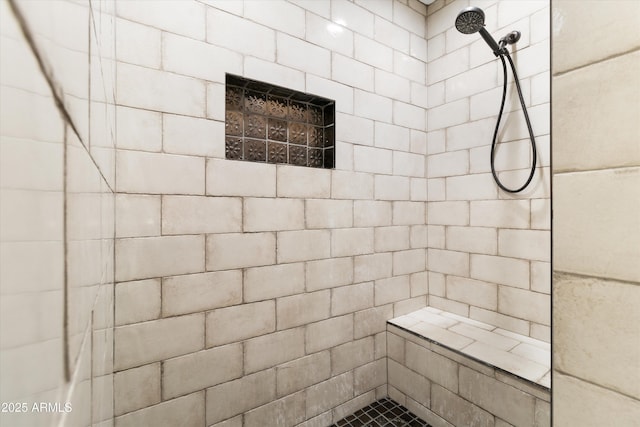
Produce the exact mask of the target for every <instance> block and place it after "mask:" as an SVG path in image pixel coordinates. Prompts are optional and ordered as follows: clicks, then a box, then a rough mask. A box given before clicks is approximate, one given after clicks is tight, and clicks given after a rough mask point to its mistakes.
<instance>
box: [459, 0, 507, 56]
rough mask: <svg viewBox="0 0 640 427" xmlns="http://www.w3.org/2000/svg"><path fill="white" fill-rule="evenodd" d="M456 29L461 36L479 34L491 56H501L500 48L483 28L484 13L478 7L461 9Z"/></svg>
mask: <svg viewBox="0 0 640 427" xmlns="http://www.w3.org/2000/svg"><path fill="white" fill-rule="evenodd" d="M456 29H457V30H458V31H460V32H461V33H462V34H473V33H476V32H479V33H480V35H481V36H482V38H483V39H484V41H485V42H487V44H488V45H489V47H490V48H491V50H493V54H494V55H495V56H500V55H501V51H502V48H501V47H500V46H499V45H498V43H496V41H495V40H494V38H493V37H491V34H489V33H488V32H487V30H485V28H484V12H483V11H482V9H480V8H479V7H474V6H469V7H467V8H464V9H462V10H461V11H460V13H459V14H458V17H457V18H456Z"/></svg>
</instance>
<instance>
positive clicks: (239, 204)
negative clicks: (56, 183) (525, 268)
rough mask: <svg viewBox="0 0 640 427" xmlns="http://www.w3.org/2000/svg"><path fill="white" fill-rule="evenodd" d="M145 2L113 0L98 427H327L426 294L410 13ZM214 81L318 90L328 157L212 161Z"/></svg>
mask: <svg viewBox="0 0 640 427" xmlns="http://www.w3.org/2000/svg"><path fill="white" fill-rule="evenodd" d="M161 3H162V5H160V4H158V7H155V6H154V7H153V8H149V7H146V6H144V5H143V3H141V2H131V1H117V2H116V10H117V25H118V26H117V29H118V31H119V33H118V37H119V40H120V39H122V40H125V39H128V38H131V39H134V40H135V42H132V43H126V44H125V43H123V45H122V46H118V47H119V48H118V50H117V58H116V59H117V61H118V76H117V77H118V101H119V105H118V109H117V115H118V120H120V121H121V122H122V124H121V126H120V127H119V129H118V138H119V142H118V147H117V148H118V149H117V157H116V160H117V178H118V180H117V185H118V197H117V201H116V215H117V219H116V232H117V239H116V264H117V275H116V276H117V277H116V280H117V283H116V286H115V288H116V290H115V295H116V307H117V309H116V324H117V326H116V329H115V332H114V337H115V367H116V373H115V378H116V382H115V386H114V391H115V401H116V407H115V408H116V409H115V410H116V414H115V415H116V418H115V423H116V425H121V424H122V425H130V424H131V425H135V424H136V423H137V424H138V425H142V424H153V423H158V422H160V420H164V421H163V422H165V424H166V423H167V422H168V421H167V420H173V419H174V418H172V417H174V416H175V413H177V412H184V411H187V410H188V411H190V413H189V415H188V416H186V415H185V417H184V419H183V420H182V424H183V425H185V426H188V425H198V426H201V425H203V424H206V425H227V426H228V425H239V424H242V425H245V426H249V425H260V426H263V425H297V424H301V425H305V423H307V424H306V425H327V424H330V423H331V422H332V421H335V420H338V419H340V418H342V417H343V416H345V415H347V414H348V413H351V412H353V411H354V410H356V409H359V408H360V407H362V406H365V405H366V404H368V403H371V402H372V401H373V400H375V399H376V398H379V397H381V396H385V395H386V378H387V374H386V372H387V371H386V362H385V356H386V345H385V339H384V337H385V335H384V331H385V322H386V320H387V319H389V318H391V317H393V316H398V315H401V314H405V313H406V312H408V311H412V310H415V309H417V308H421V307H424V306H425V305H426V303H427V297H426V295H427V290H428V285H427V276H426V274H425V273H424V272H425V269H426V266H427V229H426V224H427V222H426V201H427V179H426V178H427V177H426V163H425V160H426V158H425V154H426V130H427V129H426V119H427V117H426V110H425V107H426V92H427V87H426V75H425V71H426V50H425V49H426V40H425V38H424V37H425V25H424V21H425V13H426V8H425V6H424V5H423V4H421V3H419V2H417V1H413V0H412V1H409V2H406V1H393V2H386V1H385V2H370V1H357V2H346V1H342V0H332V1H322V2H305V1H301V2H298V1H272V2H268V3H269V4H268V7H267V6H266V3H265V2H261V1H234V2H225V1H207V2H203V1H187V2H184V1H173V2H172V1H164V2H161ZM143 41H144V42H143ZM120 47H121V48H120ZM224 73H233V74H239V75H244V76H246V77H248V78H252V79H257V80H261V81H266V82H268V83H272V84H275V85H280V86H285V87H288V88H292V89H296V90H300V91H305V92H310V93H314V94H317V95H320V96H324V97H327V98H331V99H335V100H336V123H337V124H336V141H337V153H336V164H337V168H336V169H335V170H324V169H311V168H304V167H294V166H289V165H273V164H258V163H250V162H242V161H230V160H226V159H225V158H224V116H225V114H224V105H225V101H224V82H225V74H224ZM159 88H162V89H163V90H162V91H161V95H160V92H159ZM131 387H134V388H138V387H145V391H144V393H141V394H139V395H136V396H133V395H132V394H131ZM154 425H158V424H154Z"/></svg>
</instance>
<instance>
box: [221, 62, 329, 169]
mask: <svg viewBox="0 0 640 427" xmlns="http://www.w3.org/2000/svg"><path fill="white" fill-rule="evenodd" d="M225 105H226V110H225V135H226V137H225V153H226V158H227V159H230V160H246V161H252V162H268V163H285V164H291V165H297V166H308V167H316V168H329V169H331V168H333V167H334V165H335V119H334V118H335V102H334V101H332V100H330V99H327V98H322V97H319V96H315V95H310V94H306V93H302V92H297V91H294V90H291V89H286V88H283V87H279V86H273V85H269V84H266V83H262V82H258V81H255V80H249V79H245V78H242V77H238V76H234V75H230V74H227V78H226V94H225Z"/></svg>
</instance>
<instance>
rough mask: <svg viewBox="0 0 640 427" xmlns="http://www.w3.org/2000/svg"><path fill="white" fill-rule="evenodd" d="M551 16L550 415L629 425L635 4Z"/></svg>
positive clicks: (638, 301) (634, 348)
mask: <svg viewBox="0 0 640 427" xmlns="http://www.w3.org/2000/svg"><path fill="white" fill-rule="evenodd" d="M585 6H588V7H585ZM552 17H553V23H554V33H553V47H554V50H553V70H552V71H553V79H552V86H553V102H554V112H553V159H554V164H553V189H554V190H553V191H554V202H553V208H554V219H553V227H554V255H553V262H554V276H553V329H554V331H553V342H554V354H553V367H554V373H553V374H554V375H553V387H554V389H553V390H554V400H553V413H554V421H555V423H557V425H566V424H584V425H598V424H611V425H633V424H634V423H637V420H638V419H640V387H639V383H638V381H637V379H638V372H640V346H639V345H638V337H639V336H640V326H639V325H640V317H639V314H638V310H637V307H638V306H639V305H640V274H639V270H638V266H637V262H638V256H639V255H640V252H639V249H638V248H640V233H639V231H638V230H640V194H639V193H638V188H640V145H639V144H638V135H639V134H640V127H639V126H638V116H639V115H640V102H639V101H640V98H639V96H638V87H640V77H639V76H640V38H639V37H638V36H639V33H638V28H637V22H638V20H639V19H640V4H638V3H636V2H627V1H611V2H607V4H606V5H605V4H603V3H601V2H589V3H588V5H583V4H578V3H574V2H571V1H565V0H557V1H554V2H553V7H552Z"/></svg>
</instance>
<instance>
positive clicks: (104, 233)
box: [0, 2, 160, 426]
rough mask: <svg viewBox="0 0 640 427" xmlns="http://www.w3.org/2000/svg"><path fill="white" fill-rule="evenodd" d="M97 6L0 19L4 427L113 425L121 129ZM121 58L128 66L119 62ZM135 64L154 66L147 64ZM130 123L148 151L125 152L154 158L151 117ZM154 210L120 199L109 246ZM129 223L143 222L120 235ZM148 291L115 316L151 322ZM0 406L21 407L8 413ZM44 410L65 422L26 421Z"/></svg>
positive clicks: (106, 34)
mask: <svg viewBox="0 0 640 427" xmlns="http://www.w3.org/2000/svg"><path fill="white" fill-rule="evenodd" d="M97 3H98V2H84V3H66V2H64V3H59V2H55V3H46V4H42V5H35V4H27V3H24V4H15V5H10V4H9V2H4V3H2V5H0V21H1V22H0V27H1V28H2V29H1V30H0V50H1V52H2V53H1V56H2V65H1V66H0V68H1V70H0V93H1V94H2V96H1V105H0V115H1V118H0V171H1V172H0V175H1V176H0V230H2V231H1V232H0V265H2V267H1V268H0V272H1V273H0V303H1V304H0V305H1V307H0V325H2V326H1V330H0V352H1V353H2V356H1V357H0V360H1V362H0V377H2V382H1V383H0V396H2V401H3V405H5V407H4V408H3V411H2V412H1V413H0V424H2V425H16V426H17V425H54V424H59V425H62V424H63V423H64V424H67V425H109V424H110V423H111V424H112V423H113V416H114V395H113V384H114V380H115V381H117V380H116V379H115V377H114V354H113V333H114V324H115V315H114V303H115V301H114V299H115V298H114V294H115V292H114V236H115V233H116V231H115V223H116V218H115V210H114V203H115V191H116V189H115V185H114V180H113V177H114V174H115V168H114V151H115V150H114V149H115V148H116V143H115V140H116V137H117V132H116V116H118V117H122V118H123V122H124V128H125V129H126V128H127V127H128V125H129V124H130V123H127V119H129V117H125V116H126V114H123V112H121V111H119V109H117V108H116V107H115V102H114V99H113V98H114V94H115V89H116V88H115V84H114V82H115V64H114V62H113V60H114V59H115V58H116V54H115V45H116V38H115V27H116V21H115V13H114V12H115V5H114V3H106V2H101V3H100V5H98V4H97ZM98 6H99V7H98ZM20 20H22V23H23V24H24V26H25V32H26V33H28V34H29V35H30V36H31V40H32V42H33V50H32V46H30V44H29V43H28V42H27V40H26V38H25V36H24V35H23V31H22V30H21V29H20V28H19V22H20ZM139 35H140V36H141V37H143V38H148V39H149V40H151V39H153V37H154V35H157V36H158V37H159V35H160V32H159V31H156V30H154V29H151V30H150V31H149V32H146V31H144V29H143V34H139ZM158 42H159V39H158ZM158 46H159V44H158ZM34 50H35V52H37V55H38V56H39V57H40V60H41V61H42V62H43V63H45V64H47V65H46V66H45V67H44V68H45V70H43V69H42V68H40V67H39V66H38V62H37V60H36V56H35V55H34ZM152 50H153V48H152ZM123 57H124V58H128V56H127V52H126V50H125V51H124V52H123ZM141 61H147V62H146V63H147V64H152V63H154V61H153V55H151V54H150V56H147V57H144V58H141ZM47 78H48V79H49V81H50V82H51V84H52V87H50V86H49V84H48V83H47ZM52 90H54V93H55V94H56V96H58V97H59V100H60V102H59V103H58V102H56V100H55V99H54V96H53V92H52ZM61 110H63V111H64V112H65V113H66V117H65V116H63V115H61V114H60V111H61ZM123 110H128V109H123ZM128 112H130V111H127V113H128ZM138 118H139V119H141V122H142V123H144V124H143V125H142V126H141V127H140V130H139V131H140V133H142V134H145V135H146V136H149V140H148V141H143V142H139V141H138V140H137V138H136V137H135V135H133V138H130V139H123V142H122V143H123V144H124V146H134V147H137V149H140V150H148V151H160V149H159V146H157V145H155V143H157V142H159V141H160V139H159V138H154V136H156V135H159V134H156V133H155V131H157V130H158V129H159V128H158V127H156V126H157V125H158V124H159V121H156V119H158V118H159V115H156V114H155V113H151V114H148V115H147V114H142V115H140V116H138ZM145 142H146V143H147V144H148V145H145ZM157 201H159V200H153V198H147V199H144V200H143V199H137V198H136V199H135V200H134V199H128V200H127V201H126V202H125V205H126V206H127V208H126V209H125V210H124V211H123V213H122V215H121V216H120V217H119V218H118V222H119V223H120V224H122V226H121V227H119V230H118V234H119V235H123V236H132V235H137V236H140V235H147V234H154V233H157V226H158V225H159V222H155V218H156V213H157V211H156V209H157V208H159V204H155V202H157ZM134 212H140V214H141V217H142V218H143V219H141V220H139V221H138V222H136V220H133V221H132V222H131V224H124V222H126V221H127V220H128V219H133V218H135V217H136V215H135V213H134ZM125 218H127V219H126V220H125ZM157 218H158V220H159V216H157ZM138 225H140V227H138ZM157 285H158V284H157V282H153V281H147V282H145V283H141V282H132V283H127V284H125V286H124V287H123V288H122V289H121V292H120V293H119V297H122V296H123V295H124V294H126V295H128V296H130V297H131V301H134V300H135V301H139V300H140V299H141V298H142V299H143V300H144V302H145V304H144V305H141V306H140V310H139V311H138V312H137V313H134V312H133V311H128V310H126V306H125V307H124V308H125V311H127V313H124V316H123V313H118V315H117V317H118V319H119V321H120V322H122V323H123V324H124V323H133V322H142V321H146V320H148V319H155V318H157V317H158V313H157V309H158V308H159V306H158V303H159V299H157V298H156V297H157V296H158V295H157V291H158V288H157ZM147 297H148V299H147ZM157 367H158V368H159V365H158V366H157ZM153 368H154V366H153V365H149V369H148V370H147V372H145V373H143V375H138V376H130V377H129V379H128V382H129V383H134V382H138V379H139V378H141V377H142V376H144V377H145V378H150V377H152V376H153V374H150V375H147V373H148V371H152V370H153ZM158 374H159V370H158ZM157 379H158V380H159V379H160V377H159V375H158V376H157ZM158 384H159V383H158ZM155 391H159V389H156V388H154V387H153V382H152V381H150V383H149V390H148V393H147V390H145V393H143V394H142V395H141V396H140V399H136V398H133V399H132V401H131V402H130V405H129V406H127V404H126V403H125V404H123V402H122V401H119V402H117V403H116V408H115V410H116V411H122V410H123V408H124V409H125V410H127V411H130V410H135V409H138V408H141V407H145V406H148V405H152V404H154V403H157V402H159V399H160V395H159V393H158V394H156V393H155ZM4 402H7V404H8V402H20V403H22V404H23V405H24V407H21V408H20V409H22V411H20V412H16V411H14V410H13V408H11V407H10V406H9V407H6V404H5V403H4ZM40 402H50V403H49V406H48V408H51V405H53V402H58V403H57V404H56V405H61V408H62V410H64V406H65V404H67V405H69V404H71V405H72V408H73V413H69V414H66V415H64V414H62V413H60V411H51V410H48V411H42V412H40V411H37V410H34V409H33V408H34V406H33V405H34V404H37V405H38V406H37V407H36V408H39V407H40V406H39V405H40ZM20 406H22V405H20ZM65 417H66V422H65Z"/></svg>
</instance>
